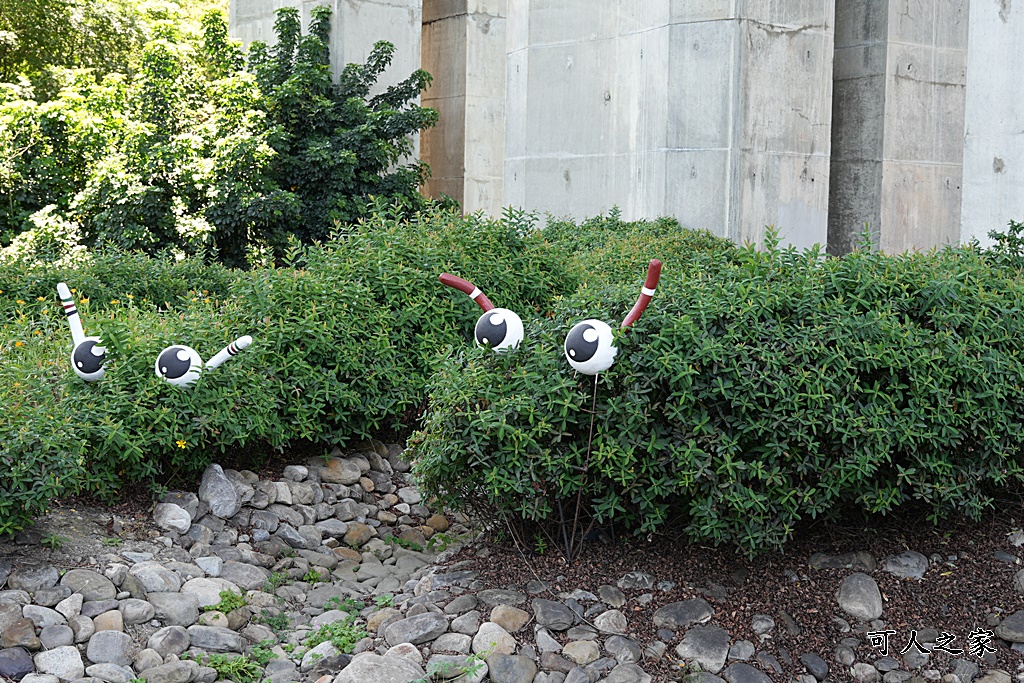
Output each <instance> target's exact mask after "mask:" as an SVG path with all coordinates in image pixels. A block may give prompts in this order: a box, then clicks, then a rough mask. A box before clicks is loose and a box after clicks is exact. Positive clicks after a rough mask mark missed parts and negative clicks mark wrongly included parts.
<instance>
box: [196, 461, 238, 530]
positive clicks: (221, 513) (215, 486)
mask: <svg viewBox="0 0 1024 683" xmlns="http://www.w3.org/2000/svg"><path fill="white" fill-rule="evenodd" d="M199 500H201V501H202V502H204V503H206V504H207V505H209V506H210V514H213V515H215V516H217V517H220V518H221V519H228V518H229V517H233V516H234V515H236V514H237V513H238V511H239V510H241V509H242V498H241V496H240V495H239V493H238V489H236V488H235V485H234V484H233V483H232V482H231V480H230V479H229V478H228V477H227V475H225V474H224V470H223V469H222V468H221V466H220V465H210V466H209V467H207V468H206V471H205V472H203V481H202V483H201V484H200V485H199Z"/></svg>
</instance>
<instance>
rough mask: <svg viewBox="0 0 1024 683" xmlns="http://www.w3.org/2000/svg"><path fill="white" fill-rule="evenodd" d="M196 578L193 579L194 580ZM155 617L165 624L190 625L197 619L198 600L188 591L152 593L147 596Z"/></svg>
mask: <svg viewBox="0 0 1024 683" xmlns="http://www.w3.org/2000/svg"><path fill="white" fill-rule="evenodd" d="M196 580H197V579H193V581H196ZM149 602H150V604H152V605H153V610H154V611H155V613H156V618H157V619H159V620H160V621H162V622H164V625H165V626H191V625H192V624H194V623H196V620H197V619H199V601H198V600H196V597H195V596H194V595H190V594H188V593H154V594H153V595H151V596H149Z"/></svg>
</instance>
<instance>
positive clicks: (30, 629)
mask: <svg viewBox="0 0 1024 683" xmlns="http://www.w3.org/2000/svg"><path fill="white" fill-rule="evenodd" d="M0 647H4V648H8V647H24V648H27V649H29V650H38V649H39V648H40V647H41V644H40V642H39V639H38V638H36V626H35V624H33V623H32V620H31V619H24V618H22V619H18V620H17V621H16V622H14V623H13V624H11V625H10V626H8V627H7V628H5V629H4V630H3V633H0Z"/></svg>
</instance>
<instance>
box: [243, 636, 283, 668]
mask: <svg viewBox="0 0 1024 683" xmlns="http://www.w3.org/2000/svg"><path fill="white" fill-rule="evenodd" d="M272 647H274V641H272V640H261V641H260V642H259V643H257V644H256V645H253V646H252V650H250V651H249V656H250V657H251V658H252V659H253V661H255V662H256V663H257V664H259V665H260V666H263V667H265V666H266V665H267V663H268V662H270V660H271V659H277V655H276V654H274V653H273V652H271V651H270V648H272Z"/></svg>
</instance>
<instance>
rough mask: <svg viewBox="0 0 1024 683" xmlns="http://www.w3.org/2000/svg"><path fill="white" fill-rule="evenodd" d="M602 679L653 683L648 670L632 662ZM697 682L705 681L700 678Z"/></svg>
mask: <svg viewBox="0 0 1024 683" xmlns="http://www.w3.org/2000/svg"><path fill="white" fill-rule="evenodd" d="M702 673H703V672H702ZM602 680H603V681H604V683H651V677H650V676H649V675H648V674H647V672H646V671H644V670H643V669H641V668H640V667H639V666H637V665H636V664H630V663H625V664H619V665H618V666H616V667H615V668H614V669H612V670H611V671H610V672H609V673H608V675H607V676H606V677H605V678H604V679H602ZM719 680H721V679H719ZM697 683H704V682H703V681H700V680H698V682H697Z"/></svg>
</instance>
